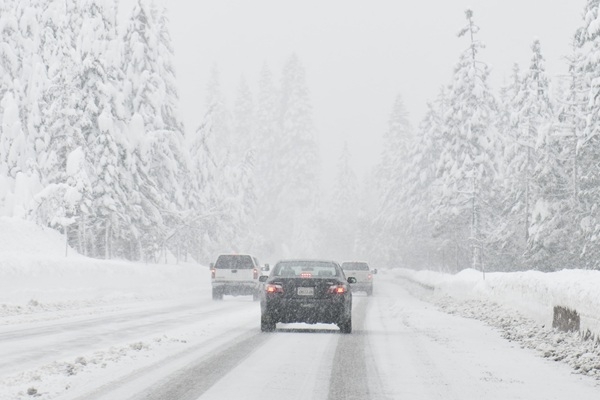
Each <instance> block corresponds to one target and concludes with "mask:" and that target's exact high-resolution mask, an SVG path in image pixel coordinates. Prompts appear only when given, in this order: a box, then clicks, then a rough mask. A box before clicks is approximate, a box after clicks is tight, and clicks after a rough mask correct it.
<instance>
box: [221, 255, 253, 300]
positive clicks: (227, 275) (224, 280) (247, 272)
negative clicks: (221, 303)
mask: <svg viewBox="0 0 600 400" xmlns="http://www.w3.org/2000/svg"><path fill="white" fill-rule="evenodd" d="M210 273H211V283H212V298H213V300H222V299H223V295H224V294H228V295H234V296H238V295H252V297H253V299H254V300H255V301H256V300H258V299H259V292H258V290H259V282H258V277H259V276H260V274H261V267H260V264H259V263H258V260H257V259H256V257H253V256H251V255H249V254H221V255H220V256H219V257H218V258H217V261H216V262H215V263H214V264H213V263H211V264H210Z"/></svg>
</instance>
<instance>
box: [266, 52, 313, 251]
mask: <svg viewBox="0 0 600 400" xmlns="http://www.w3.org/2000/svg"><path fill="white" fill-rule="evenodd" d="M280 104H281V106H280V109H279V110H280V119H279V122H280V125H279V129H280V136H279V140H280V142H279V145H278V146H277V147H278V151H279V153H278V154H279V162H278V165H276V168H277V169H278V171H279V176H278V179H277V180H276V181H275V182H273V184H274V185H277V186H278V187H280V194H279V197H278V198H276V199H273V201H276V202H278V204H277V205H276V206H277V207H281V209H283V210H289V213H287V214H286V215H281V219H280V220H279V221H278V222H279V223H281V225H280V226H281V227H282V228H283V229H285V231H284V232H281V235H280V236H279V237H280V238H282V240H281V243H283V245H284V246H285V247H287V248H288V249H289V251H290V252H291V253H292V254H310V253H311V251H312V250H313V249H314V245H315V241H316V240H315V237H316V232H315V225H316V210H317V200H318V199H319V197H320V196H319V195H318V194H319V190H320V184H319V179H318V177H319V173H320V164H321V163H320V157H319V149H318V146H317V143H316V140H315V128H314V125H313V121H312V106H311V103H310V96H309V92H308V86H307V83H306V76H305V71H304V67H303V66H302V63H301V62H300V59H299V58H298V56H296V55H295V54H294V55H292V56H291V57H290V58H289V59H288V61H287V63H286V64H285V66H284V69H283V75H282V84H281V102H280Z"/></svg>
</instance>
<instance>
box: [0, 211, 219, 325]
mask: <svg viewBox="0 0 600 400" xmlns="http://www.w3.org/2000/svg"><path fill="white" fill-rule="evenodd" d="M65 249H66V245H65V239H64V237H63V236H61V235H60V234H59V233H58V232H57V231H55V230H52V229H49V228H43V227H40V226H38V225H36V224H34V223H32V222H28V221H24V220H22V219H19V218H8V217H0V306H1V307H0V315H2V314H4V315H6V314H11V313H15V312H23V311H24V309H23V307H32V306H39V305H40V304H44V305H48V304H61V306H65V304H68V303H72V304H75V303H77V304H79V305H81V303H82V302H85V303H102V302H111V301H115V300H131V299H136V298H144V299H152V298H167V297H169V296H175V295H177V296H181V295H185V294H186V293H190V294H193V293H194V292H195V291H197V290H198V288H199V287H207V286H210V284H209V282H210V275H209V273H208V268H206V267H204V266H200V265H197V264H182V265H171V264H169V265H167V264H144V263H132V262H127V261H114V260H96V259H90V258H87V257H84V256H82V255H79V254H77V253H76V251H75V250H73V249H68V251H67V252H66V253H67V255H65ZM11 310H12V311H11Z"/></svg>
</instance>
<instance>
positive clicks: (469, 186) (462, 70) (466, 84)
mask: <svg viewBox="0 0 600 400" xmlns="http://www.w3.org/2000/svg"><path fill="white" fill-rule="evenodd" d="M466 18H467V26H466V27H465V28H463V29H462V30H461V32H460V33H459V37H462V36H465V35H467V36H468V38H469V39H470V45H469V47H468V49H467V50H466V51H465V52H463V54H461V56H460V60H459V62H458V65H457V66H456V68H455V71H454V78H453V83H452V87H451V90H450V93H449V96H448V101H449V103H448V105H449V109H448V111H447V113H446V116H445V121H444V125H445V130H444V133H443V137H442V142H443V143H442V147H443V149H442V152H441V154H440V160H439V162H438V181H437V182H436V184H439V185H440V188H441V192H440V197H439V199H438V203H437V207H436V209H435V210H434V213H435V218H436V223H437V225H438V229H439V230H440V231H441V233H442V234H444V235H445V236H446V237H447V238H448V239H449V240H452V241H453V242H454V244H455V246H456V249H457V254H459V256H458V257H457V258H458V259H463V260H464V261H466V260H467V259H470V262H469V265H470V266H471V267H473V268H476V269H483V268H484V249H485V247H486V246H487V245H489V244H490V240H492V238H493V233H492V231H493V229H495V225H496V224H495V221H494V218H495V216H496V214H495V213H496V211H497V210H495V206H496V205H495V204H494V199H495V193H494V190H495V189H496V188H497V187H498V186H497V184H496V157H495V155H496V154H497V153H498V151H499V149H498V137H497V132H496V131H495V130H494V129H493V126H494V122H495V121H494V118H495V112H496V105H495V100H494V98H493V96H492V94H491V91H490V90H489V88H488V83H487V78H488V74H489V73H488V68H487V66H486V65H485V64H484V63H483V62H481V61H480V60H479V59H478V57H477V56H478V53H479V51H480V50H481V48H482V44H481V43H480V42H479V41H477V40H476V39H475V38H476V35H477V33H478V31H479V27H478V26H477V25H475V23H474V21H473V13H472V11H471V10H467V11H466ZM465 256H468V258H467V257H465Z"/></svg>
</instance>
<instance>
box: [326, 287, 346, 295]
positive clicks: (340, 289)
mask: <svg viewBox="0 0 600 400" xmlns="http://www.w3.org/2000/svg"><path fill="white" fill-rule="evenodd" d="M329 293H333V294H344V293H346V287H345V286H343V285H333V286H330V287H329Z"/></svg>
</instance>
